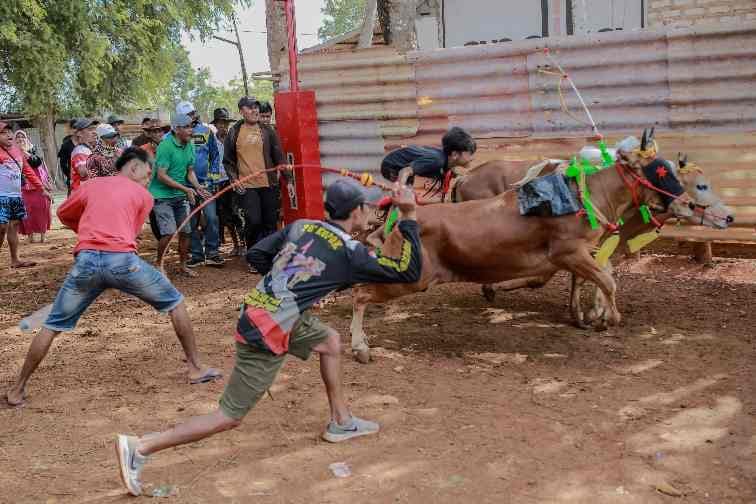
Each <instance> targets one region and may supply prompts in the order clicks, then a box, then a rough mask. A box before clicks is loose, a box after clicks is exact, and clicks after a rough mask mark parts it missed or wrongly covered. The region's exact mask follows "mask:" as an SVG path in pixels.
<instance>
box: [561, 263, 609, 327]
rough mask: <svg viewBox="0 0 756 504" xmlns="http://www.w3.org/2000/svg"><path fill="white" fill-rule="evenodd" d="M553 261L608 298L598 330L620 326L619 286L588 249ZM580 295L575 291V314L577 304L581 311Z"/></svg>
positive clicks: (573, 302) (573, 299)
mask: <svg viewBox="0 0 756 504" xmlns="http://www.w3.org/2000/svg"><path fill="white" fill-rule="evenodd" d="M553 260H554V261H555V262H557V263H558V264H560V265H562V266H563V267H564V268H565V269H567V270H569V271H570V272H572V273H573V274H575V275H577V276H579V277H582V278H584V279H585V280H587V281H590V282H593V283H595V284H596V285H597V286H598V287H599V288H600V289H601V291H602V292H603V293H604V295H605V296H606V298H607V300H608V303H607V306H608V309H607V311H606V312H605V313H604V316H603V317H602V319H601V323H600V325H599V326H598V327H597V329H600V330H603V329H606V327H607V325H617V324H619V322H620V320H621V318H622V317H621V315H620V313H619V310H618V309H617V302H616V292H617V284H616V283H615V282H614V278H612V275H610V274H609V273H607V272H606V271H604V270H602V269H601V267H600V266H599V265H598V264H597V263H596V261H595V260H594V259H593V257H591V255H590V254H589V253H588V251H587V250H586V249H579V250H576V251H575V252H573V253H571V254H566V255H561V256H559V257H555V258H554V259H553ZM576 282H577V281H576V280H575V279H574V278H573V286H574V285H575V284H576ZM576 293H577V294H578V295H577V296H576V295H575V294H576ZM579 294H580V289H573V296H572V299H571V302H570V305H571V306H572V308H573V314H574V313H575V309H576V308H575V306H574V305H575V304H577V310H578V311H579V309H580V307H579V305H580V297H579Z"/></svg>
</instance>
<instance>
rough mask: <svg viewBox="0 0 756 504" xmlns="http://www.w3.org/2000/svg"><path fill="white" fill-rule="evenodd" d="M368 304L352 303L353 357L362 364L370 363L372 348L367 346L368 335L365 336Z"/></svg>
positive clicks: (350, 328) (350, 329)
mask: <svg viewBox="0 0 756 504" xmlns="http://www.w3.org/2000/svg"><path fill="white" fill-rule="evenodd" d="M366 309H367V303H364V302H359V301H356V300H355V301H353V302H352V324H351V325H350V326H349V332H350V333H351V334H352V355H353V356H354V358H355V359H356V360H357V361H359V362H361V363H362V364H367V363H368V362H370V347H369V346H368V344H367V335H366V334H365V325H364V324H365V310H366Z"/></svg>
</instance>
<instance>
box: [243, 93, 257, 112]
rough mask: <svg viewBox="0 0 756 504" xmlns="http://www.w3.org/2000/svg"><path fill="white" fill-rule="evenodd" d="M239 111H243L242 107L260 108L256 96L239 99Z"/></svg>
mask: <svg viewBox="0 0 756 504" xmlns="http://www.w3.org/2000/svg"><path fill="white" fill-rule="evenodd" d="M238 106H239V110H241V108H242V107H249V108H257V109H259V108H260V102H259V101H257V99H255V97H254V96H242V97H241V98H240V99H239V103H238Z"/></svg>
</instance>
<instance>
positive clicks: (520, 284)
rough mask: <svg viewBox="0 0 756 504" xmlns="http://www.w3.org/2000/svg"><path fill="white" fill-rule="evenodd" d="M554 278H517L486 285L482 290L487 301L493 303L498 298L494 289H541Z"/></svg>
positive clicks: (547, 276)
mask: <svg viewBox="0 0 756 504" xmlns="http://www.w3.org/2000/svg"><path fill="white" fill-rule="evenodd" d="M552 276H553V274H549V275H540V276H532V277H525V278H517V279H515V280H507V281H506V282H501V283H498V284H484V285H482V286H481V287H480V290H481V293H482V294H483V297H484V298H486V301H488V302H489V303H493V301H494V299H495V298H496V290H495V289H494V287H496V288H498V289H501V290H505V291H510V290H517V289H524V288H526V287H527V288H528V289H540V288H541V287H543V286H544V285H546V284H547V283H548V281H549V280H551V277H552Z"/></svg>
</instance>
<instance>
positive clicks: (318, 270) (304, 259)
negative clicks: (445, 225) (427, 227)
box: [236, 220, 421, 355]
mask: <svg viewBox="0 0 756 504" xmlns="http://www.w3.org/2000/svg"><path fill="white" fill-rule="evenodd" d="M399 230H400V232H401V233H402V235H403V237H404V243H403V246H402V253H401V257H398V258H390V257H384V256H376V255H375V254H373V253H371V252H370V251H369V250H368V248H367V247H365V246H364V245H363V244H362V243H360V242H359V241H356V240H354V239H353V238H352V237H351V236H349V235H348V234H347V233H345V232H344V231H343V230H342V229H340V228H339V227H338V226H336V225H334V224H331V223H327V222H320V221H309V220H299V221H296V222H294V223H292V224H290V225H288V226H286V227H285V228H284V229H282V230H281V231H278V232H277V233H275V234H273V235H271V236H269V237H267V238H265V239H264V240H262V241H261V242H259V243H258V244H257V245H255V247H254V248H253V249H252V250H250V252H249V253H248V255H247V260H248V261H249V262H250V264H252V266H254V267H255V268H256V269H257V270H258V271H259V272H260V273H263V274H264V276H263V278H262V279H261V280H260V282H259V283H258V284H257V286H256V287H255V289H253V290H252V291H251V292H250V293H249V294H247V296H246V297H245V298H244V307H243V309H242V314H241V317H240V319H239V323H238V325H237V333H236V339H237V341H239V342H241V343H246V344H249V345H254V346H257V347H259V348H261V349H263V350H268V351H271V352H273V353H275V354H277V355H280V354H283V353H285V352H286V351H287V350H288V347H289V334H290V333H291V331H292V329H293V328H294V325H295V324H296V323H297V321H298V320H299V317H300V316H301V314H302V313H304V312H305V311H306V310H308V309H310V308H311V307H312V306H313V305H314V304H315V303H317V302H318V301H319V300H320V299H321V298H323V297H324V296H326V295H328V294H330V293H331V292H334V291H337V290H343V289H346V288H348V287H351V286H352V285H354V284H356V283H392V282H416V281H417V280H419V278H420V273H421V260H420V239H419V236H418V226H417V223H416V222H414V221H402V222H400V223H399Z"/></svg>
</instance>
